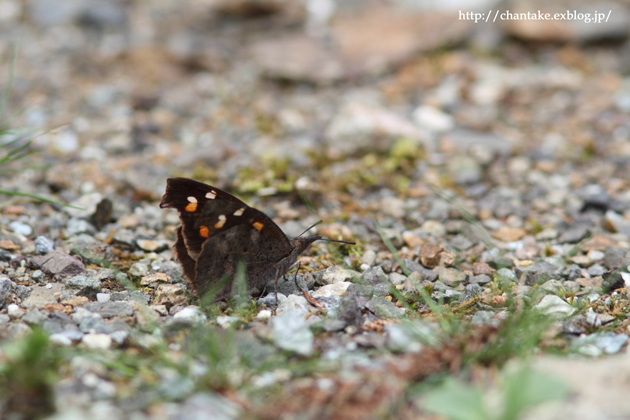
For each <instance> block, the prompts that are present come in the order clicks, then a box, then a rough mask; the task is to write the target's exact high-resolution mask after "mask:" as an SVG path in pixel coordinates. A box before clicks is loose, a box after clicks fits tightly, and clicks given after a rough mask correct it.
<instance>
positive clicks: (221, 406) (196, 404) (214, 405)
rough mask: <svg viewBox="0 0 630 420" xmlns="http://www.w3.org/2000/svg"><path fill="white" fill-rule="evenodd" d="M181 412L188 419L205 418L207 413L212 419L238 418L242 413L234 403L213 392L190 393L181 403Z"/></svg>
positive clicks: (233, 419)
mask: <svg viewBox="0 0 630 420" xmlns="http://www.w3.org/2000/svg"><path fill="white" fill-rule="evenodd" d="M181 413H186V418H188V419H190V420H192V419H203V418H207V417H208V413H212V415H211V416H212V420H238V419H240V418H242V416H243V414H244V413H243V410H242V409H241V407H239V406H238V405H237V404H236V403H233V402H232V401H230V400H229V399H227V398H225V397H223V396H222V395H221V394H218V393H214V392H198V393H196V394H194V395H192V396H191V397H189V398H188V399H187V400H186V401H184V403H183V404H182V407H181Z"/></svg>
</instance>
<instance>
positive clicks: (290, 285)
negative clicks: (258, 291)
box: [265, 273, 312, 296]
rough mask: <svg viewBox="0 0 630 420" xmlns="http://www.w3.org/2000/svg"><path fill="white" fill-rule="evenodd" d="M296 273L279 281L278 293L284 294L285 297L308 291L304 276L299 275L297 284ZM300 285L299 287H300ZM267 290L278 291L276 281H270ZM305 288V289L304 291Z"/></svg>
mask: <svg viewBox="0 0 630 420" xmlns="http://www.w3.org/2000/svg"><path fill="white" fill-rule="evenodd" d="M311 277H312V275H311ZM294 279H295V273H292V274H287V275H284V276H282V277H280V278H279V279H278V288H277V291H278V293H282V294H283V295H285V296H288V295H297V294H300V295H301V294H302V290H308V289H307V287H306V283H305V282H304V276H303V275H301V274H299V275H298V276H297V281H298V284H297V285H296V284H295V280H294ZM298 285H299V286H298ZM265 288H266V290H271V291H274V292H275V291H276V281H275V279H271V280H269V282H267V286H266V287H265ZM302 288H303V289H302Z"/></svg>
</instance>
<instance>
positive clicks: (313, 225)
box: [298, 220, 324, 238]
mask: <svg viewBox="0 0 630 420" xmlns="http://www.w3.org/2000/svg"><path fill="white" fill-rule="evenodd" d="M323 222H324V221H323V220H320V221H319V222H315V223H314V224H312V225H311V227H309V228H308V229H306V230H305V231H304V232H302V233H300V234H299V236H298V238H299V237H300V236H302V235H304V234H305V233H306V232H308V231H309V230H311V229H313V228H314V227H315V226H317V225H319V224H321V223H323Z"/></svg>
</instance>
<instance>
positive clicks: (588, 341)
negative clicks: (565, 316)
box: [571, 333, 628, 356]
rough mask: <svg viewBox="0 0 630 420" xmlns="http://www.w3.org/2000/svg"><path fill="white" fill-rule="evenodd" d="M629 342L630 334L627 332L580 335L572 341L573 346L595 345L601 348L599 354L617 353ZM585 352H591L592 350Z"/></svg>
mask: <svg viewBox="0 0 630 420" xmlns="http://www.w3.org/2000/svg"><path fill="white" fill-rule="evenodd" d="M627 342H628V336H627V335H625V334H615V333H595V334H591V335H583V336H581V337H579V338H578V339H576V340H575V341H574V342H573V343H572V345H571V347H573V348H578V349H580V347H582V348H584V347H587V346H593V347H595V348H596V349H597V350H599V354H601V353H604V354H616V353H619V351H620V350H621V349H622V348H623V346H624V345H625V344H626V343H627ZM581 350H582V349H580V350H579V351H580V352H581V353H582V351H581ZM584 353H586V354H591V353H590V352H584ZM599 354H597V353H595V354H593V355H595V356H598V355H599Z"/></svg>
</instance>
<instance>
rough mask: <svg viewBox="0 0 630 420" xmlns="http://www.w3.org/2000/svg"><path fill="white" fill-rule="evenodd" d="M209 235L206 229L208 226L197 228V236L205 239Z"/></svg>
mask: <svg viewBox="0 0 630 420" xmlns="http://www.w3.org/2000/svg"><path fill="white" fill-rule="evenodd" d="M209 233H210V230H209V229H208V226H201V227H200V228H199V236H201V237H202V238H207V237H208V236H210V235H209Z"/></svg>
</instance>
